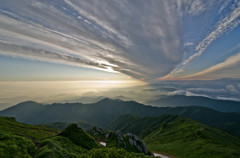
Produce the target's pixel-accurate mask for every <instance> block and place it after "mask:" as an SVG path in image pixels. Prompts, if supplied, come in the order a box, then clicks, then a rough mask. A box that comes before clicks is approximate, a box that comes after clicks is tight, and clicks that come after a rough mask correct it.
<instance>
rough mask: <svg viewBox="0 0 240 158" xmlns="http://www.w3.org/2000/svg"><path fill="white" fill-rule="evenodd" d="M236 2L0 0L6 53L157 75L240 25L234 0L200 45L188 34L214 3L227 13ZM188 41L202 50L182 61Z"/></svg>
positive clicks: (1, 51) (0, 38) (0, 45)
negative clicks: (192, 21) (189, 26)
mask: <svg viewBox="0 0 240 158" xmlns="http://www.w3.org/2000/svg"><path fill="white" fill-rule="evenodd" d="M231 2H232V1H228V3H227V2H224V1H217V0H213V1H210V2H206V1H204V0H194V1H189V0H175V1H167V0H166V1H164V0H163V1H156V0H149V1H145V0H138V1H135V0H121V1H119V0H105V1H98V0H87V1H78V0H51V1H48V0H41V1H40V0H18V1H16V0H8V1H1V2H0V55H7V56H14V57H20V58H26V59H30V60H39V61H46V62H53V63H60V64H68V65H74V66H80V67H91V68H95V69H101V70H105V71H110V72H119V73H123V74H126V75H128V76H131V77H133V78H137V79H141V80H146V81H152V80H154V79H156V78H158V77H162V76H165V75H167V74H169V73H170V72H174V73H175V72H176V70H179V67H177V66H178V65H179V64H180V65H181V66H185V65H187V63H189V62H190V61H192V60H194V58H195V57H197V56H200V55H201V54H202V53H203V52H204V51H205V50H206V48H207V47H208V46H209V45H210V44H211V43H212V42H213V41H214V40H215V39H216V38H218V37H219V36H221V35H222V34H224V33H225V32H226V31H228V30H229V29H233V28H235V27H236V26H238V24H239V20H238V18H239V16H240V14H239V13H240V7H239V5H240V4H239V3H235V2H233V4H235V7H234V8H233V9H232V10H231V13H229V14H226V15H224V18H222V19H221V20H220V21H219V22H218V23H217V24H216V26H215V29H214V30H213V31H212V32H211V33H210V34H208V35H206V37H205V38H204V39H202V40H201V41H199V44H197V45H196V44H195V45H194V43H193V42H189V39H187V40H186V39H184V37H183V36H184V33H185V32H184V29H183V26H185V25H184V24H185V22H186V20H187V19H188V18H190V19H191V18H193V17H199V16H200V15H202V14H205V12H207V13H210V12H211V11H212V10H214V9H215V10H217V11H216V12H218V13H222V12H224V10H225V9H226V8H227V7H228V6H229V5H230V4H232V3H231ZM215 6H217V7H219V8H220V9H216V8H214V7H215ZM190 46H196V47H195V48H196V50H195V51H196V52H193V53H192V54H191V55H190V56H189V57H187V58H186V60H183V61H182V59H183V57H184V50H185V47H190ZM181 61H182V63H181ZM176 67H177V68H176ZM170 74H172V73H170Z"/></svg>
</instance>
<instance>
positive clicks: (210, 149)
mask: <svg viewBox="0 0 240 158" xmlns="http://www.w3.org/2000/svg"><path fill="white" fill-rule="evenodd" d="M109 127H110V128H111V129H114V130H116V129H119V130H121V131H122V132H124V133H128V132H131V133H133V134H136V135H138V136H140V137H141V138H143V140H144V141H145V143H146V144H147V147H148V148H149V149H150V150H152V151H155V152H160V153H166V154H170V155H174V156H176V157H178V158H195V157H197V158H206V157H209V158H226V157H231V158H239V157H240V151H239V148H240V138H239V137H235V136H233V135H231V134H229V133H227V132H225V131H222V130H219V129H216V128H212V127H209V126H206V125H204V124H201V123H198V122H195V121H193V120H190V119H187V118H184V117H180V116H172V115H163V116H161V117H156V118H154V117H145V118H140V117H136V116H127V115H125V116H121V117H119V118H118V119H116V120H115V121H113V122H112V125H110V126H109Z"/></svg>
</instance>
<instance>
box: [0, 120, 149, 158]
mask: <svg viewBox="0 0 240 158" xmlns="http://www.w3.org/2000/svg"><path fill="white" fill-rule="evenodd" d="M75 127H77V125H70V126H68V128H66V130H64V131H63V132H62V131H60V130H56V129H49V128H47V127H44V126H32V125H26V124H22V123H19V122H17V121H15V119H14V118H8V117H0V157H1V158H31V157H33V158H52V157H54V158H66V157H71V158H96V157H99V158H113V157H116V158H118V157H119V158H120V157H121V158H125V157H126V158H127V157H136V158H146V157H148V156H145V155H144V154H136V153H129V152H127V151H125V150H122V149H116V148H103V147H100V146H99V145H97V144H96V142H95V141H94V140H93V139H92V137H90V136H89V135H88V134H87V133H85V132H84V131H83V130H82V129H81V128H79V127H77V128H75Z"/></svg>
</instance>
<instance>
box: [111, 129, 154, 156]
mask: <svg viewBox="0 0 240 158" xmlns="http://www.w3.org/2000/svg"><path fill="white" fill-rule="evenodd" d="M107 146H109V147H116V148H124V149H125V150H127V151H129V152H138V153H144V154H146V155H153V154H152V152H150V151H148V149H147V147H146V145H145V143H144V142H143V141H142V140H141V139H140V138H138V137H137V136H136V135H133V134H131V133H128V134H126V135H124V134H122V133H121V132H120V131H117V132H111V133H109V134H108V135H107Z"/></svg>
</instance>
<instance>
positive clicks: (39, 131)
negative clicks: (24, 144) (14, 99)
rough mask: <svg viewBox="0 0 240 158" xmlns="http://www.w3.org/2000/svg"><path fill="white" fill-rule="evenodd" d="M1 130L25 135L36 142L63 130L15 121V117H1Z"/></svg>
mask: <svg viewBox="0 0 240 158" xmlns="http://www.w3.org/2000/svg"><path fill="white" fill-rule="evenodd" d="M0 132H2V133H9V134H13V135H17V136H23V137H25V138H29V139H31V140H33V141H34V142H35V141H39V140H42V139H44V138H48V137H52V136H55V135H57V134H58V133H60V132H61V131H60V130H57V129H50V128H47V127H44V126H32V125H26V124H23V123H19V122H17V121H15V119H14V118H9V117H0Z"/></svg>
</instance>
